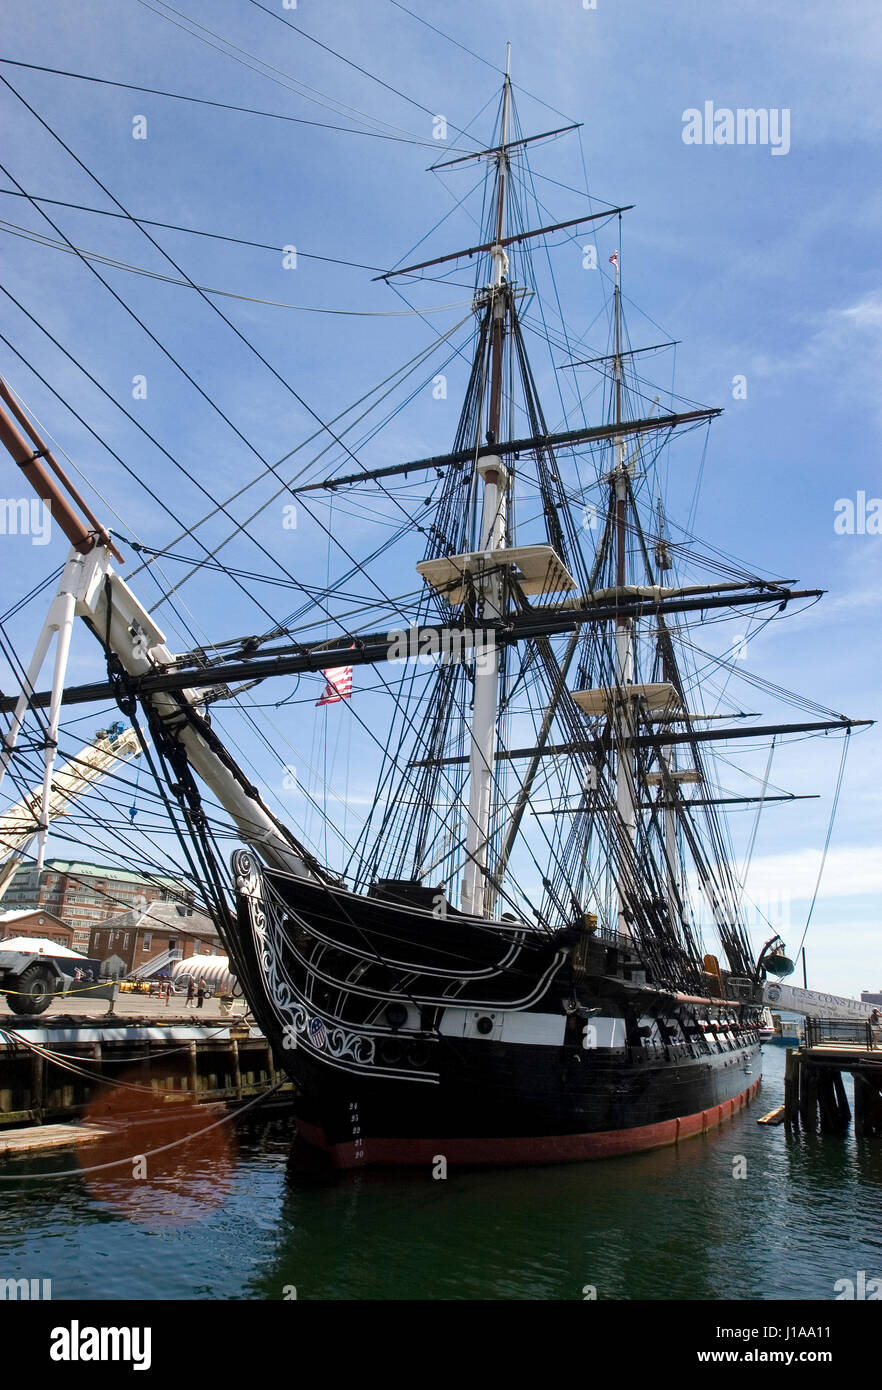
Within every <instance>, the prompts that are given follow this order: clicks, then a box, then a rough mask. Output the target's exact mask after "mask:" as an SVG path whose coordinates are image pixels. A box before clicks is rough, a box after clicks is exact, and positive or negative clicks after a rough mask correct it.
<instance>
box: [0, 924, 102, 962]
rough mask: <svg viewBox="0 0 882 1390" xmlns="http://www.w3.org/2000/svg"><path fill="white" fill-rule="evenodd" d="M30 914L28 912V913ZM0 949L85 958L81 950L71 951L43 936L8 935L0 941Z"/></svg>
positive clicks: (67, 947) (40, 954)
mask: <svg viewBox="0 0 882 1390" xmlns="http://www.w3.org/2000/svg"><path fill="white" fill-rule="evenodd" d="M28 915H29V916H30V913H29V914H28ZM0 951H27V952H28V953H29V954H31V955H35V956H71V957H72V958H73V959H74V960H86V959H87V957H86V956H84V955H83V954H82V952H81V951H72V950H71V949H70V947H69V946H60V945H59V944H58V942H57V941H49V940H48V939H47V938H46V937H45V936H9V937H5V938H4V939H3V940H2V941H0Z"/></svg>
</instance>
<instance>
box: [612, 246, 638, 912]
mask: <svg viewBox="0 0 882 1390" xmlns="http://www.w3.org/2000/svg"><path fill="white" fill-rule="evenodd" d="M615 272H616V284H615V292H614V300H615V380H616V404H615V411H616V418H615V423H616V424H617V425H620V424H621V423H622V386H623V369H622V297H621V289H620V286H619V264H618V255H617V256H616V261H615ZM614 451H615V466H614V469H613V483H614V487H615V498H616V587H617V589H619V590H623V589H624V587H625V585H626V584H627V582H628V574H627V507H628V465H627V462H626V460H625V440H624V437H623V436H621V435H616V436H615V438H614ZM615 683H616V689H617V692H618V694H619V698H618V700H617V701H616V702H615V706H614V708H615V718H614V722H615V726H616V822H617V830H618V837H617V838H618V863H617V876H616V899H617V913H616V915H617V927H618V930H619V931H620V932H621V933H622V935H623V936H630V935H631V929H630V926H629V924H628V920H627V917H626V916H625V908H626V905H627V901H628V897H627V890H628V884H629V883H632V882H633V881H634V831H635V826H636V824H637V788H636V785H635V781H634V754H633V750H632V748H631V740H632V738H633V736H634V716H635V706H634V701H633V699H632V698H630V696H629V695H628V687H629V686H633V684H634V628H633V623H632V622H631V621H630V620H629V619H627V618H624V619H620V620H619V621H618V622H617V623H616V665H615Z"/></svg>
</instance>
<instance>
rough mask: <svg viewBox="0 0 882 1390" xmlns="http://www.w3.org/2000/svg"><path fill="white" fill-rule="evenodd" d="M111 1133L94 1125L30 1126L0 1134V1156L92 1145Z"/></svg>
mask: <svg viewBox="0 0 882 1390" xmlns="http://www.w3.org/2000/svg"><path fill="white" fill-rule="evenodd" d="M112 1132H113V1131H111V1130H109V1129H98V1128H97V1127H96V1126H94V1125H32V1126H31V1127H30V1128H29V1129H15V1130H10V1131H9V1132H8V1133H6V1134H0V1154H5V1155H7V1156H8V1157H15V1155H16V1154H23V1153H31V1152H32V1151H33V1150H35V1149H69V1148H74V1147H76V1146H78V1145H80V1144H94V1143H95V1142H96V1141H97V1140H98V1139H105V1138H106V1137H107V1136H108V1135H109V1134H111V1133H112Z"/></svg>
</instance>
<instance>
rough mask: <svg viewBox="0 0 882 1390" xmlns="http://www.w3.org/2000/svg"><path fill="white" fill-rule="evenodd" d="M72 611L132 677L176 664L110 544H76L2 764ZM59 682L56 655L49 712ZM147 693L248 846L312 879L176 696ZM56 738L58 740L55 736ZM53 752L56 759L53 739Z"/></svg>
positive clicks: (194, 696) (187, 693) (184, 695)
mask: <svg viewBox="0 0 882 1390" xmlns="http://www.w3.org/2000/svg"><path fill="white" fill-rule="evenodd" d="M74 615H76V616H77V617H79V618H83V619H85V621H86V622H87V623H88V624H89V626H90V627H91V628H92V629H93V631H94V632H95V633H96V634H97V635H98V636H99V637H100V638H101V640H102V641H106V642H107V645H108V647H109V648H110V650H111V651H112V652H114V653H115V654H116V656H117V657H118V658H119V661H120V664H121V665H122V667H123V669H124V670H125V671H126V673H127V674H128V675H130V676H143V675H148V674H150V673H153V672H155V671H156V670H157V669H158V668H167V667H170V666H173V665H174V662H175V658H174V655H173V653H172V652H170V651H169V649H168V647H167V646H166V644H165V635H164V633H163V632H162V631H161V630H160V628H159V627H158V626H157V625H156V623H155V622H154V620H153V618H152V617H151V616H150V614H149V613H148V611H147V610H146V609H145V608H144V607H143V606H142V605H141V604H140V603H139V602H138V599H137V598H136V597H135V595H134V594H133V593H132V590H131V589H130V588H129V587H128V585H127V584H126V583H125V582H124V581H123V580H122V579H121V578H120V576H119V575H118V574H117V573H116V572H115V570H114V569H113V566H112V565H111V563H110V556H109V553H108V551H107V548H106V547H105V546H103V545H96V546H95V547H94V549H92V550H91V551H89V553H88V554H87V555H83V554H80V552H79V551H77V550H76V549H73V550H71V552H70V554H69V556H68V559H67V564H66V565H65V568H64V573H63V575H62V577H61V581H60V584H59V589H58V594H57V596H56V599H55V601H54V603H53V607H52V609H50V619H49V620H47V623H46V627H45V628H44V632H43V635H42V636H41V639H40V642H39V643H38V647H37V652H36V653H35V656H34V660H33V662H32V663H31V669H30V670H29V673H28V679H27V686H26V689H25V691H24V692H23V699H22V701H20V702H19V704H20V706H21V708H20V709H18V710H17V711H16V717H15V718H14V720H13V725H12V728H11V729H10V731H9V733H8V734H7V736H6V739H5V748H4V750H3V765H4V767H5V764H6V763H8V761H9V759H10V757H11V756H12V752H13V749H14V747H15V743H16V739H17V736H18V732H19V730H20V728H21V723H22V719H23V716H24V709H25V708H26V706H27V702H28V699H29V698H30V695H31V694H32V693H33V681H34V679H35V678H36V676H35V669H36V670H38V669H39V666H40V665H42V661H43V658H44V656H45V653H46V650H47V649H48V645H49V642H50V641H51V637H52V633H53V632H54V631H58V630H60V631H61V632H62V633H63V634H65V636H66V640H65V643H64V645H63V646H62V644H61V643H59V651H60V653H61V654H62V655H63V656H64V658H65V659H66V656H67V651H68V646H69V639H70V631H69V627H70V623H71V622H72V621H73V617H74ZM62 672H63V667H62ZM62 680H63V674H62V675H60V674H59V660H56V681H55V683H54V684H53V692H52V706H50V710H52V709H53V708H54V707H56V706H57V707H58V708H59V709H60V705H61V694H62ZM180 698H181V699H182V700H183V701H184V702H185V703H187V704H189V705H191V706H193V707H198V704H199V696H198V693H197V692H196V691H193V690H182V691H181V692H180ZM147 699H148V702H149V703H150V705H151V706H152V707H153V709H154V710H155V712H156V713H157V715H158V716H159V717H160V719H161V720H162V721H163V723H164V724H166V725H167V727H168V729H169V732H170V734H172V736H173V737H174V738H176V739H177V741H178V742H179V743H180V744H181V746H182V747H183V748H184V751H185V752H186V754H187V760H188V761H189V763H190V766H191V767H192V769H193V771H194V772H195V773H196V775H197V776H198V777H200V778H201V780H202V781H203V782H204V783H205V784H206V786H207V787H208V788H209V789H210V790H211V791H212V792H213V793H214V795H215V796H216V797H217V799H218V801H219V802H220V803H221V805H222V806H223V807H224V810H225V811H226V812H227V813H228V815H229V816H230V818H231V819H232V820H233V822H234V823H235V825H236V828H237V829H238V831H239V834H240V835H241V836H242V839H243V840H244V841H245V842H246V844H249V845H251V847H252V848H253V849H254V850H255V851H256V853H257V854H259V855H260V857H261V858H262V859H263V860H264V862H265V863H267V864H269V865H270V866H271V867H272V868H276V869H286V870H287V871H288V872H289V873H293V874H297V875H298V876H300V877H303V878H314V877H315V875H314V873H313V872H312V870H311V869H310V868H309V866H308V865H307V864H306V862H305V860H304V859H303V857H302V856H301V855H300V854H298V852H297V850H296V848H295V847H294V846H293V845H292V844H291V843H290V842H289V841H288V840H287V839H286V838H285V836H284V835H283V834H282V832H281V831H280V829H279V827H278V826H277V825H276V823H275V822H274V820H273V818H272V816H271V815H270V814H269V812H268V810H267V808H266V807H265V806H264V805H263V803H262V801H261V800H260V799H259V797H258V796H257V795H256V793H255V794H254V795H251V794H250V793H249V792H248V791H247V790H246V788H245V787H244V786H243V784H242V782H240V781H239V779H238V778H237V777H236V776H235V775H234V773H233V771H232V769H231V768H230V767H228V766H227V764H226V762H225V761H224V760H223V759H222V758H221V757H219V756H218V754H217V753H216V752H215V750H214V749H213V748H212V747H211V746H210V744H209V743H208V742H207V741H206V740H205V739H204V738H203V737H202V735H201V733H200V732H199V730H198V729H197V728H195V727H194V726H193V725H192V724H191V723H190V722H189V721H188V720H187V718H186V716H185V715H184V713H183V712H182V710H181V708H180V705H179V703H178V701H177V699H176V697H175V696H174V695H171V694H167V693H163V692H158V693H156V694H151V695H149V696H148V697H147ZM55 727H57V718H55V723H54V724H53V715H52V714H50V734H51V731H52V729H53V728H55ZM51 736H52V737H53V739H54V734H51ZM49 751H51V755H52V762H54V756H55V746H54V742H53V744H52V745H51V750H49ZM47 769H48V772H47V775H48V777H49V779H50V781H49V785H50V788H51V763H50V762H49V757H48V752H47ZM44 797H45V780H44ZM42 815H43V820H44V821H45V824H41V827H40V828H41V832H42V837H43V839H45V828H46V826H47V825H48V820H47V819H46V810H45V801H44V810H43V813H42Z"/></svg>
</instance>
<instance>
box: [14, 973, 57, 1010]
mask: <svg viewBox="0 0 882 1390" xmlns="http://www.w3.org/2000/svg"><path fill="white" fill-rule="evenodd" d="M55 985H56V979H55V976H54V975H53V973H52V971H51V970H50V969H49V967H48V966H46V965H38V964H36V963H34V964H33V965H29V966H28V967H27V969H26V970H23V971H22V972H21V974H20V975H19V977H18V984H17V986H16V992H15V993H14V994H13V993H12V992H10V993H9V994H7V996H6V1002H7V1004H8V1005H9V1007H10V1009H11V1010H12V1012H13V1013H14V1014H41V1013H43V1011H44V1010H45V1009H48V1007H49V1005H50V1004H51V1003H52V1000H53V997H54V994H55Z"/></svg>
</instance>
